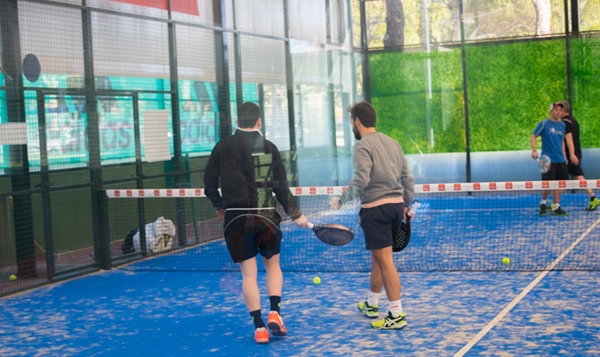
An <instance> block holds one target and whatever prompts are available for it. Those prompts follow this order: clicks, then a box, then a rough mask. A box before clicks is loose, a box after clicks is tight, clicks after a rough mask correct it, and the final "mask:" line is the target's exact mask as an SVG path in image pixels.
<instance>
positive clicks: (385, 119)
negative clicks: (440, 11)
mask: <svg viewBox="0 0 600 357" xmlns="http://www.w3.org/2000/svg"><path fill="white" fill-rule="evenodd" d="M370 65H371V79H372V81H371V97H372V103H373V105H374V106H375V108H376V109H377V113H378V115H377V128H378V130H379V131H382V132H384V133H386V134H388V135H390V136H391V137H393V138H395V139H396V140H398V142H399V143H400V144H401V145H402V148H403V150H404V152H405V153H406V154H418V155H419V156H418V157H417V158H418V160H417V162H416V163H415V165H414V166H413V171H414V174H415V178H416V179H417V180H421V181H422V180H439V179H442V177H443V174H444V172H439V171H438V170H436V168H437V165H433V163H434V162H436V161H437V160H441V161H444V162H446V163H447V164H448V165H450V167H449V168H447V169H445V170H444V171H446V172H448V171H455V172H457V174H458V175H461V176H463V177H464V166H461V165H462V164H463V162H464V161H463V160H464V159H463V158H461V157H457V156H456V155H450V156H448V155H435V154H436V153H462V152H464V151H465V127H464V116H463V98H462V69H461V57H460V50H458V49H457V50H451V51H447V52H430V53H426V52H404V53H398V52H396V53H380V54H371V55H370ZM463 156H464V155H463ZM428 163H431V164H432V165H428Z"/></svg>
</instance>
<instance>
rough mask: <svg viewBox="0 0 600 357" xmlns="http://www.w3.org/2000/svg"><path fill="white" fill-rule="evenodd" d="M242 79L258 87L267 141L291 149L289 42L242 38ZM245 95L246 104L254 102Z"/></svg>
mask: <svg viewBox="0 0 600 357" xmlns="http://www.w3.org/2000/svg"><path fill="white" fill-rule="evenodd" d="M240 42H241V46H240V47H241V53H242V80H243V82H244V83H246V84H249V83H254V84H256V85H257V87H256V88H257V89H256V90H257V94H258V100H259V101H261V96H262V97H263V99H262V105H263V108H262V110H263V128H264V131H265V134H266V137H267V139H269V140H271V141H272V142H273V143H275V145H277V146H278V147H279V150H282V151H285V150H289V149H290V135H289V115H288V109H287V108H288V104H287V85H286V66H285V42H284V41H278V40H272V39H267V38H261V37H253V36H244V35H242V36H240ZM252 99H253V98H247V97H246V94H245V95H244V101H249V100H252Z"/></svg>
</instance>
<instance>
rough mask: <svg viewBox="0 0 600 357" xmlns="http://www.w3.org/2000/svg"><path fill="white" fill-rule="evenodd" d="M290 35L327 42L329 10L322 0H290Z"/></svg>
mask: <svg viewBox="0 0 600 357" xmlns="http://www.w3.org/2000/svg"><path fill="white" fill-rule="evenodd" d="M288 14H289V19H288V22H289V26H290V37H292V38H296V39H302V40H309V41H314V42H318V43H327V32H326V29H327V12H326V8H325V1H322V0H288Z"/></svg>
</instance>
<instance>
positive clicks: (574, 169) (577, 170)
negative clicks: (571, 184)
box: [569, 162, 583, 177]
mask: <svg viewBox="0 0 600 357" xmlns="http://www.w3.org/2000/svg"><path fill="white" fill-rule="evenodd" d="M569 175H571V177H576V176H583V170H582V169H581V162H580V163H579V165H575V164H572V163H569Z"/></svg>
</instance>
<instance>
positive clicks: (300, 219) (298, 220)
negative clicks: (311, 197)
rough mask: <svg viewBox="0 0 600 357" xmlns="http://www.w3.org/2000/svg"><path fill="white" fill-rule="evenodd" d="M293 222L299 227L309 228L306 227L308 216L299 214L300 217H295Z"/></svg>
mask: <svg viewBox="0 0 600 357" xmlns="http://www.w3.org/2000/svg"><path fill="white" fill-rule="evenodd" d="M294 223H296V225H297V226H298V227H301V228H309V227H308V218H306V217H305V216H304V215H302V216H300V217H298V218H296V219H295V220H294Z"/></svg>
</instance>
